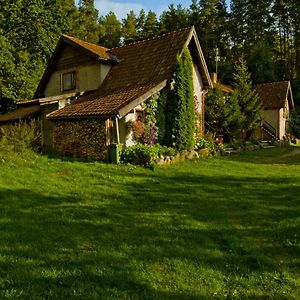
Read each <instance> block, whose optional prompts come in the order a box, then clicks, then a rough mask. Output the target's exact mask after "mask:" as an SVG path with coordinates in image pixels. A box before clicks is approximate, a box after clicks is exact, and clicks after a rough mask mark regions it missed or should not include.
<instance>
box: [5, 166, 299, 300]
mask: <svg viewBox="0 0 300 300" xmlns="http://www.w3.org/2000/svg"><path fill="white" fill-rule="evenodd" d="M130 176H131V177H132V183H131V184H129V183H128V182H127V183H124V184H119V185H118V186H117V188H119V189H120V190H122V191H124V196H120V195H119V197H118V201H113V200H111V199H115V195H114V193H113V191H111V194H108V193H107V192H105V194H104V193H103V192H102V190H101V188H99V190H98V195H99V198H106V199H107V200H109V199H110V200H111V201H110V202H109V203H107V202H105V201H104V202H103V201H102V202H101V201H99V203H97V204H96V205H95V204H94V203H93V204H91V203H89V202H88V201H87V200H86V199H85V198H83V197H73V196H72V195H69V196H66V197H63V198H61V197H54V196H53V197H49V196H45V195H43V194H39V193H35V192H32V191H30V190H25V189H22V190H7V189H0V237H1V242H0V298H5V297H7V298H8V297H10V298H13V299H18V298H21V299H212V298H215V299H231V298H234V297H238V298H243V299H254V298H255V299H268V297H271V298H270V299H288V297H287V298H285V297H286V296H285V294H284V293H286V294H288V295H289V294H292V293H295V286H294V284H293V281H292V280H289V278H287V277H286V275H285V273H287V272H290V274H295V275H296V274H297V273H298V271H299V264H298V265H297V264H296V262H297V257H298V253H299V252H298V251H299V248H298V246H297V243H298V241H297V233H298V232H299V228H298V227H297V223H296V219H297V218H298V217H299V207H298V195H299V194H300V187H299V186H296V185H295V184H297V181H296V179H295V180H293V179H291V178H280V177H272V178H267V179H262V178H260V177H257V178H256V177H243V178H236V177H232V176H205V175H203V174H201V176H196V175H195V174H191V173H189V172H181V173H176V174H172V172H171V171H170V172H168V174H167V175H166V174H164V173H155V174H154V173H151V172H149V173H139V174H134V173H133V174H130ZM135 182H139V184H136V183H135ZM141 182H142V183H141ZM291 187H293V190H291ZM125 191H126V194H125ZM283 292H284V293H283Z"/></svg>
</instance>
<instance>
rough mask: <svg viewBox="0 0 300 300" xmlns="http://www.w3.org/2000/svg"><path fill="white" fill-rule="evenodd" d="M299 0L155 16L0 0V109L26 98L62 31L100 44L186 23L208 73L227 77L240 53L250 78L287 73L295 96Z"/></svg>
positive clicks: (85, 5) (245, 2) (70, 3)
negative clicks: (194, 33)
mask: <svg viewBox="0 0 300 300" xmlns="http://www.w3.org/2000/svg"><path fill="white" fill-rule="evenodd" d="M299 16H300V1H299V0H261V1H256V0H231V3H230V5H227V4H226V1H225V0H198V1H197V0H193V1H192V2H191V3H190V6H189V7H188V8H185V7H183V6H181V5H177V6H175V5H173V4H171V5H169V7H168V9H167V10H165V11H163V12H162V14H161V15H159V16H158V15H156V13H155V12H153V11H151V10H150V11H147V12H146V11H144V10H141V11H140V12H139V13H138V14H136V13H134V12H133V11H129V12H128V14H127V16H126V18H124V19H122V20H119V19H118V18H117V16H116V15H115V13H113V12H109V13H108V14H107V15H105V16H103V15H101V11H98V10H97V9H95V6H94V0H81V1H77V2H76V3H75V1H74V0H11V1H7V0H0V47H1V52H0V112H2V113H4V112H6V111H8V110H9V109H10V108H11V107H12V106H13V103H15V102H16V101H17V100H20V99H31V98H32V97H33V95H34V91H35V89H36V87H37V84H38V82H39V80H40V78H41V76H42V74H43V72H44V69H45V67H46V64H47V61H48V60H49V58H50V56H51V54H52V52H53V50H54V48H55V45H56V43H57V41H58V39H59V37H60V35H61V34H62V33H65V34H69V35H72V36H75V37H78V38H80V39H83V40H86V41H89V42H92V43H98V44H100V45H102V46H106V47H108V48H113V47H118V46H122V45H124V44H128V43H132V42H135V41H138V40H143V39H147V38H151V37H152V36H155V35H159V34H163V33H166V32H169V31H174V30H178V29H181V28H184V27H188V26H191V25H194V26H195V28H196V31H197V33H198V36H199V39H200V42H201V46H202V50H203V52H204V55H205V58H206V62H207V64H208V68H209V71H210V72H214V71H215V69H216V61H217V64H218V77H219V80H220V81H221V82H223V83H229V84H230V83H231V82H232V81H233V73H234V65H235V63H236V62H237V61H238V60H239V59H241V58H243V59H244V60H245V61H246V62H247V66H248V69H249V71H250V73H251V79H252V81H253V83H263V82H271V81H280V80H291V81H292V84H293V90H294V98H295V102H296V103H298V104H299V103H300V17H299Z"/></svg>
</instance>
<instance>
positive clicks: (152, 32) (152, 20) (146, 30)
mask: <svg viewBox="0 0 300 300" xmlns="http://www.w3.org/2000/svg"><path fill="white" fill-rule="evenodd" d="M158 33H159V22H158V20H157V16H156V13H155V12H153V11H151V10H149V12H148V14H147V16H146V19H145V23H144V27H143V30H142V37H143V38H150V37H153V36H156V35H157V34H158Z"/></svg>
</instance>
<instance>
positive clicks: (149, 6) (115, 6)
mask: <svg viewBox="0 0 300 300" xmlns="http://www.w3.org/2000/svg"><path fill="white" fill-rule="evenodd" d="M94 1H95V7H96V8H97V9H98V10H99V13H100V15H106V14H107V13H108V12H109V11H113V12H114V13H115V14H116V15H117V17H118V19H123V18H125V17H126V14H127V13H128V12H129V11H130V10H133V11H134V12H135V13H139V11H140V10H141V9H144V10H145V11H148V10H152V11H155V12H156V14H157V15H160V14H161V13H162V11H164V10H166V9H167V8H168V6H169V5H170V4H171V3H173V4H174V5H177V4H181V5H182V6H183V7H189V6H190V4H191V3H192V0H182V1H179V0H173V1H172V0H151V1H149V0H94ZM227 2H229V0H227Z"/></svg>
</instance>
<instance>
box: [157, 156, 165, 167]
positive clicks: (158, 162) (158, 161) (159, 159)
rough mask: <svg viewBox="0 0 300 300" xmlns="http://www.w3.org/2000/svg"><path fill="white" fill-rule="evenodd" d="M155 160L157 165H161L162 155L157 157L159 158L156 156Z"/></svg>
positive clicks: (162, 161) (162, 162)
mask: <svg viewBox="0 0 300 300" xmlns="http://www.w3.org/2000/svg"><path fill="white" fill-rule="evenodd" d="M155 162H156V163H157V164H158V165H163V164H164V162H165V161H164V157H163V156H161V157H159V158H157V159H156V160H155Z"/></svg>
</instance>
